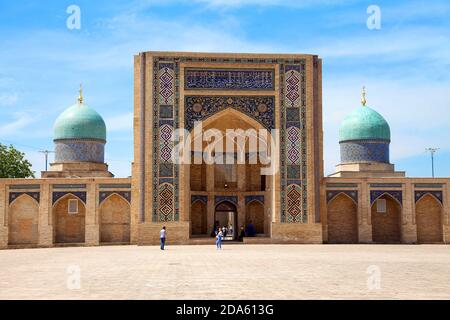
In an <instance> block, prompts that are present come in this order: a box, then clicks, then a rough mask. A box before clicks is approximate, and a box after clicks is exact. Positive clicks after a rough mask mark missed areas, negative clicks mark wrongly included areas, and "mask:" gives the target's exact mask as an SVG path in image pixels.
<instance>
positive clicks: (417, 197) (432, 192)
mask: <svg viewBox="0 0 450 320" xmlns="http://www.w3.org/2000/svg"><path fill="white" fill-rule="evenodd" d="M427 194H429V195H431V196H433V197H434V198H436V199H437V200H438V201H439V202H440V203H441V204H442V191H440V190H420V191H414V201H415V203H417V201H419V200H420V199H422V198H423V197H424V196H425V195H427Z"/></svg>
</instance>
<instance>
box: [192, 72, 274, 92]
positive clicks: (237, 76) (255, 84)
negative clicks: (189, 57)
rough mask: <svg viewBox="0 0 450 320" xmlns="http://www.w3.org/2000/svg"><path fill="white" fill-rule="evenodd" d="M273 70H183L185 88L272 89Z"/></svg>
mask: <svg viewBox="0 0 450 320" xmlns="http://www.w3.org/2000/svg"><path fill="white" fill-rule="evenodd" d="M274 73H275V71H274V70H230V69H192V68H187V69H186V70H185V81H184V84H185V89H221V90H224V89H225V90H273V88H274V86H275V76H274Z"/></svg>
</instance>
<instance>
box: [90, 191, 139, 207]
mask: <svg viewBox="0 0 450 320" xmlns="http://www.w3.org/2000/svg"><path fill="white" fill-rule="evenodd" d="M112 194H117V195H118V196H120V197H122V198H124V199H125V200H127V201H128V203H131V192H130V191H101V192H99V194H98V204H101V203H102V202H103V201H105V199H106V198H108V197H109V196H110V195H112Z"/></svg>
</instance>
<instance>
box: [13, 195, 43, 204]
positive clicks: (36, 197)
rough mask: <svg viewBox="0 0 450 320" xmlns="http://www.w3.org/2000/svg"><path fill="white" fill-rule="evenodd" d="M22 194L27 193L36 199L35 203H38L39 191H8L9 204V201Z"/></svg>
mask: <svg viewBox="0 0 450 320" xmlns="http://www.w3.org/2000/svg"><path fill="white" fill-rule="evenodd" d="M23 194H27V195H29V196H30V197H32V198H33V199H34V200H36V201H37V203H39V201H40V193H39V192H10V193H9V204H11V202H13V201H14V200H16V199H17V198H18V197H20V196H21V195H23Z"/></svg>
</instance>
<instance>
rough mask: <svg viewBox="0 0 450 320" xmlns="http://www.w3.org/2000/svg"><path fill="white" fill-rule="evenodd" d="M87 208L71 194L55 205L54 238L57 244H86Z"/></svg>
mask: <svg viewBox="0 0 450 320" xmlns="http://www.w3.org/2000/svg"><path fill="white" fill-rule="evenodd" d="M85 217H86V206H85V204H84V202H83V201H81V199H80V198H78V197H76V196H75V195H73V194H71V193H69V194H67V195H65V196H64V197H62V198H61V199H59V200H58V201H57V202H56V203H55V204H54V205H53V236H54V242H55V243H84V242H85Z"/></svg>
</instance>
